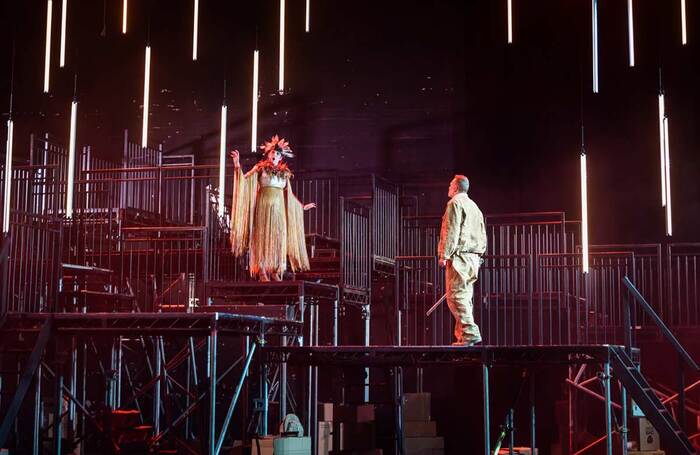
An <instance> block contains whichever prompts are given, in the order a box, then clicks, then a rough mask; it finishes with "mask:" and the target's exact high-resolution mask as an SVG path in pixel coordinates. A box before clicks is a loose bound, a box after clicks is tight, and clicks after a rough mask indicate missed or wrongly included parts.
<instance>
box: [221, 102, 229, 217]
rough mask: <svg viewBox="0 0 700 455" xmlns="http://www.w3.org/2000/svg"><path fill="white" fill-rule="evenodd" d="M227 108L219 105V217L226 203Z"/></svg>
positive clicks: (224, 105)
mask: <svg viewBox="0 0 700 455" xmlns="http://www.w3.org/2000/svg"><path fill="white" fill-rule="evenodd" d="M227 114H228V107H227V106H226V104H222V105H221V142H220V143H219V216H221V217H222V216H224V208H225V205H224V204H225V203H226V200H225V199H226V198H225V196H226V127H227V124H228V123H227V121H226V117H227Z"/></svg>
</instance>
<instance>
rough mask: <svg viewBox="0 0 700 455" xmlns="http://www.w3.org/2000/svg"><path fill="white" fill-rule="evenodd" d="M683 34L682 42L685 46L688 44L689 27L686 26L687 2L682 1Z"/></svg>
mask: <svg viewBox="0 0 700 455" xmlns="http://www.w3.org/2000/svg"><path fill="white" fill-rule="evenodd" d="M681 33H682V42H683V45H684V46H685V45H686V44H688V25H687V24H686V19H685V0H681Z"/></svg>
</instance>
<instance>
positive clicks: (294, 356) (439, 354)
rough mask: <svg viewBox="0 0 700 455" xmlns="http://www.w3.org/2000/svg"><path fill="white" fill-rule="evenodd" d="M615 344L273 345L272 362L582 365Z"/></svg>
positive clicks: (268, 353) (603, 356)
mask: <svg viewBox="0 0 700 455" xmlns="http://www.w3.org/2000/svg"><path fill="white" fill-rule="evenodd" d="M612 347H613V346H612V345H556V346H488V345H484V346H474V347H464V346H289V347H279V346H270V347H265V348H263V352H264V355H265V357H266V359H267V361H269V362H281V361H286V362H287V363H289V364H298V365H312V366H324V365H327V366H367V367H390V366H424V365H425V366H427V365H435V364H455V363H461V364H473V365H489V366H498V365H502V366H506V365H507V366H520V365H523V366H533V365H562V364H563V365H580V364H584V363H605V362H607V361H608V358H609V355H610V349H611V348H612Z"/></svg>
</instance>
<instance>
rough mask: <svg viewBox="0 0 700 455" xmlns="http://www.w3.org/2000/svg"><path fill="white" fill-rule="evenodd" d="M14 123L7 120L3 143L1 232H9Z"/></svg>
mask: <svg viewBox="0 0 700 455" xmlns="http://www.w3.org/2000/svg"><path fill="white" fill-rule="evenodd" d="M14 129H15V125H14V122H13V121H12V120H8V121H7V142H6V144H5V194H4V196H5V206H4V207H3V214H2V232H4V233H5V234H7V233H8V232H10V205H11V204H10V201H11V197H10V196H11V192H12V141H13V137H12V136H13V134H14Z"/></svg>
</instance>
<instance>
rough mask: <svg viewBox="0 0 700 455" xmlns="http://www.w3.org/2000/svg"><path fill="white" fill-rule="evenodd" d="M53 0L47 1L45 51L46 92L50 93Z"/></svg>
mask: <svg viewBox="0 0 700 455" xmlns="http://www.w3.org/2000/svg"><path fill="white" fill-rule="evenodd" d="M52 13H53V0H47V2H46V51H45V53H44V93H49V77H50V73H51V16H52V15H53V14H52Z"/></svg>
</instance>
